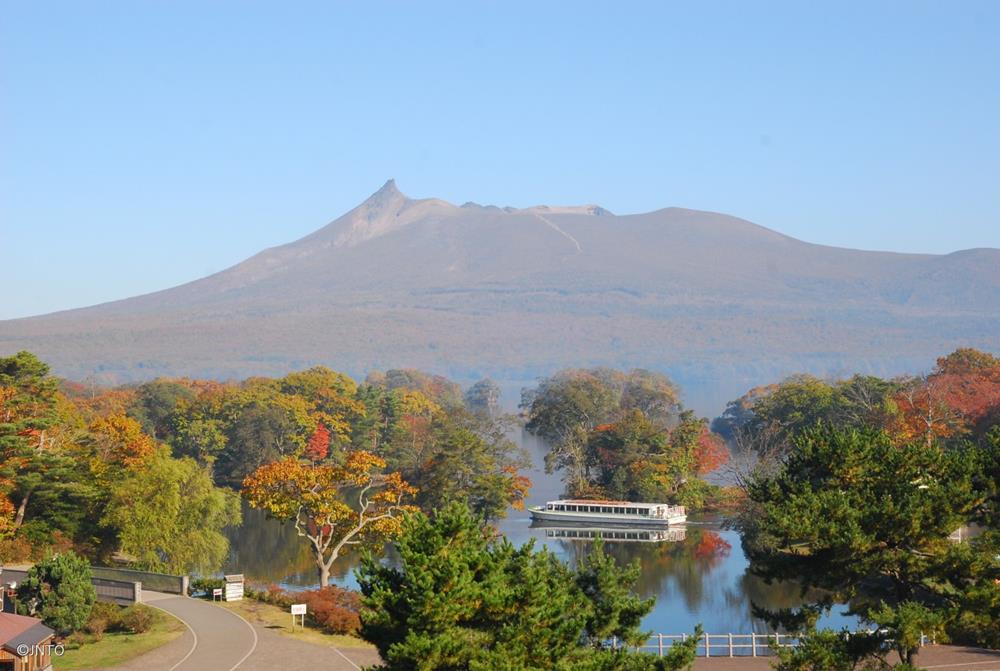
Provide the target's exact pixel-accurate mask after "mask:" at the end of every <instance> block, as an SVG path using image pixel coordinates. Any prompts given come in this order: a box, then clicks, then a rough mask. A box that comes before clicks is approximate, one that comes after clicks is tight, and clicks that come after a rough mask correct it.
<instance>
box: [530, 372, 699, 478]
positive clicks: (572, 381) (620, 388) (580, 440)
mask: <svg viewBox="0 0 1000 671" xmlns="http://www.w3.org/2000/svg"><path fill="white" fill-rule="evenodd" d="M521 408H522V410H523V411H524V414H525V418H526V424H525V428H526V429H527V430H528V431H529V432H531V433H533V434H535V435H537V436H539V437H541V438H543V439H545V440H546V442H547V443H548V444H549V451H548V453H547V454H546V457H545V466H546V470H548V471H549V472H552V471H556V470H561V471H562V472H563V474H564V480H565V482H566V485H567V491H568V492H569V493H570V494H571V495H574V496H592V495H600V494H601V490H605V491H606V492H608V493H609V492H613V491H622V490H623V489H624V490H633V491H634V490H635V487H633V486H631V485H628V484H626V483H625V482H624V480H626V479H630V476H629V473H628V472H627V471H626V470H624V468H623V467H624V466H625V465H627V464H631V466H629V467H633V468H639V469H645V468H646V467H647V466H649V467H652V466H653V462H654V461H655V459H651V460H646V461H644V462H642V463H639V462H637V460H636V458H635V457H636V450H635V449H633V447H634V445H635V441H634V440H632V439H630V438H628V439H626V437H625V433H626V432H627V431H626V428H625V427H626V426H637V424H636V419H635V418H636V417H639V416H641V417H642V418H644V420H643V421H645V422H646V424H647V427H646V429H643V430H644V431H646V432H647V433H648V434H649V435H650V436H658V437H659V438H664V437H665V436H666V434H667V433H668V432H669V430H670V427H671V426H673V425H674V424H676V422H677V420H678V416H679V413H680V411H681V407H680V404H679V402H678V393H677V388H676V387H675V386H674V385H673V383H672V382H671V381H670V380H669V379H668V378H667V377H666V376H664V375H661V374H658V373H652V372H650V371H646V370H642V369H635V370H631V371H629V372H627V373H625V372H621V371H616V370H612V369H608V368H594V369H572V370H564V371H560V372H558V373H556V374H555V375H553V376H551V377H549V378H545V379H543V380H542V381H541V382H540V383H539V385H538V386H537V387H536V388H534V389H528V390H525V391H524V392H523V393H522V396H521ZM615 427H618V429H621V430H620V431H617V430H615ZM609 430H610V432H609ZM659 438H658V439H657V440H659ZM618 439H623V440H622V442H620V444H619V445H618V448H614V447H612V446H611V445H610V444H606V443H608V441H609V440H618ZM654 442H656V441H654ZM660 442H663V441H660ZM640 451H641V450H640ZM645 452H647V453H650V454H652V453H659V454H661V456H662V449H660V448H657V447H655V446H647V448H646V449H645ZM604 457H607V458H608V459H610V461H608V462H604V461H603V458H604ZM661 461H662V460H661ZM609 474H611V475H609ZM612 479H615V481H614V484H613V485H612Z"/></svg>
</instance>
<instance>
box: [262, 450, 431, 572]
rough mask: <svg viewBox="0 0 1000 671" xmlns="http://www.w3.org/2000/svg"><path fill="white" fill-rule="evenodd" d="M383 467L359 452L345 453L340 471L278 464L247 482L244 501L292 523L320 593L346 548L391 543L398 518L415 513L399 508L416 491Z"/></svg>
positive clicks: (288, 461) (293, 461) (265, 467)
mask: <svg viewBox="0 0 1000 671" xmlns="http://www.w3.org/2000/svg"><path fill="white" fill-rule="evenodd" d="M385 465H386V464H385V460H383V459H382V458H381V457H378V456H376V455H374V454H372V453H371V452H366V451H364V450H357V451H355V452H351V453H349V454H348V455H347V458H346V459H345V462H344V465H343V466H334V465H315V464H310V463H305V462H302V461H299V460H297V459H293V458H287V459H282V460H281V461H275V462H272V463H269V464H264V465H263V466H261V467H260V468H258V469H257V470H256V471H254V472H253V473H251V474H250V475H249V476H247V477H246V479H245V480H244V481H243V497H244V498H245V499H246V500H247V502H248V503H249V504H250V505H251V506H253V507H254V508H259V509H261V510H264V511H266V512H267V513H268V514H269V515H270V516H271V517H274V518H276V519H279V520H288V521H293V522H294V523H295V529H296V531H298V534H299V535H300V536H302V537H304V538H306V539H307V540H308V541H309V544H310V549H311V551H312V554H313V559H314V560H315V561H316V567H317V569H318V571H319V584H320V587H326V586H327V585H329V584H330V569H331V567H332V566H333V563H334V562H335V561H336V560H337V557H339V556H340V555H341V554H342V553H343V551H344V549H345V548H347V547H348V546H353V545H360V544H363V543H367V544H375V543H381V542H383V541H385V540H387V539H389V538H392V537H393V536H395V535H396V534H397V533H398V532H399V530H400V523H401V519H402V516H403V514H404V513H406V512H408V511H413V510H416V507H415V506H412V505H408V504H406V503H404V500H406V498H407V497H410V496H412V495H413V494H415V493H416V489H415V488H414V487H412V486H411V485H410V484H408V483H407V482H406V481H405V480H403V478H402V476H401V475H400V474H399V473H398V472H394V473H385V472H384V469H385ZM351 500H353V501H354V502H355V505H351V503H349V502H348V501H351Z"/></svg>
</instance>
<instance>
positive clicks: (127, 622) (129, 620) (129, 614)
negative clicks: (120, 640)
mask: <svg viewBox="0 0 1000 671" xmlns="http://www.w3.org/2000/svg"><path fill="white" fill-rule="evenodd" d="M121 622H122V628H123V629H126V630H128V631H130V632H132V633H133V634H142V633H144V632H147V631H149V629H150V628H151V627H152V626H153V609H152V608H150V607H149V606H144V605H142V604H141V603H136V604H133V605H131V606H129V607H128V608H126V609H125V610H123V611H122V614H121Z"/></svg>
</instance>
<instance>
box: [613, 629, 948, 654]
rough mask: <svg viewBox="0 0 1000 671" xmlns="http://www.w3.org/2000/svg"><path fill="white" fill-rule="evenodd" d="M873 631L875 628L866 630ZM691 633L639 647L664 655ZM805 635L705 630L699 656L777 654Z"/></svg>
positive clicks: (929, 641)
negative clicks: (733, 632)
mask: <svg viewBox="0 0 1000 671" xmlns="http://www.w3.org/2000/svg"><path fill="white" fill-rule="evenodd" d="M866 633H872V632H866ZM688 638H690V635H689V634H655V635H654V636H653V637H652V638H651V639H649V641H648V642H647V643H646V645H643V646H639V647H637V648H635V650H637V651H643V652H646V651H653V652H656V653H657V655H658V656H660V657H663V655H664V654H665V653H666V652H667V651H668V650H669V649H670V647H671V646H672V645H674V644H676V643H681V642H684V641H687V640H688ZM804 638H805V636H803V635H801V634H707V633H706V634H702V635H701V636H699V637H698V646H697V648H696V649H695V656H697V657H767V656H771V655H773V654H774V650H773V648H776V647H777V648H797V647H798V646H799V645H800V644H801V642H802V640H803V639H804ZM932 644H934V640H933V639H931V638H928V637H927V636H924V635H922V634H921V636H920V645H921V646H924V645H932ZM611 645H612V647H613V648H618V647H620V644H619V641H618V640H617V639H614V640H612V643H611Z"/></svg>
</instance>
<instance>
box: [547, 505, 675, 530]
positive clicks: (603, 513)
mask: <svg viewBox="0 0 1000 671" xmlns="http://www.w3.org/2000/svg"><path fill="white" fill-rule="evenodd" d="M528 510H529V512H530V513H531V516H532V517H533V518H534V519H536V520H544V521H546V522H584V523H587V524H592V525H594V526H601V525H605V524H614V525H616V526H618V525H622V526H639V527H666V526H670V525H671V524H684V522H685V521H686V520H687V512H686V511H685V510H684V506H672V505H669V504H666V503H635V502H632V501H589V500H586V499H559V500H558V501H547V502H546V503H545V505H544V506H532V507H531V508H529V509H528Z"/></svg>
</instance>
